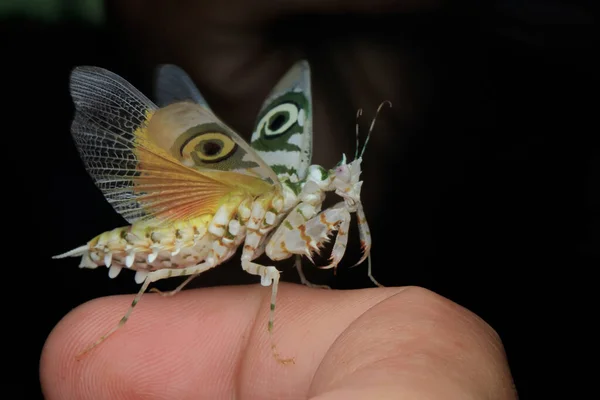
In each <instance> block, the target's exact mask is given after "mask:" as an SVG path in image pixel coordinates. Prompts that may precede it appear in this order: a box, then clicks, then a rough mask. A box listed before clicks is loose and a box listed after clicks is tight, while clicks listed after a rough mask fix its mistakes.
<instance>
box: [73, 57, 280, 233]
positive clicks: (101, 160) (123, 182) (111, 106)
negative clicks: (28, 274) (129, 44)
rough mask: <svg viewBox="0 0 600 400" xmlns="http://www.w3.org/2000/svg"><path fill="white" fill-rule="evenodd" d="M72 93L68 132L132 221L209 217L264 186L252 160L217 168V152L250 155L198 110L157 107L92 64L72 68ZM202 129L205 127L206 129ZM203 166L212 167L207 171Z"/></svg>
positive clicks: (114, 202) (115, 203)
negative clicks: (238, 195)
mask: <svg viewBox="0 0 600 400" xmlns="http://www.w3.org/2000/svg"><path fill="white" fill-rule="evenodd" d="M71 94H72V97H73V100H74V103H75V108H76V113H75V118H74V121H73V125H72V134H73V137H74V140H75V143H76V145H77V147H78V149H79V152H80V155H81V157H82V159H83V162H84V164H85V166H86V169H87V171H88V172H89V174H90V175H91V176H92V178H93V179H94V181H95V182H96V184H97V186H98V187H99V188H100V190H101V191H102V192H103V194H104V196H105V197H106V199H107V200H108V201H109V202H110V204H111V205H112V206H113V207H114V209H115V210H116V211H117V212H119V213H120V214H121V215H122V216H123V217H124V218H125V219H126V220H127V221H128V222H130V223H133V222H135V221H138V220H140V219H145V220H153V222H154V223H160V222H161V221H175V220H182V219H188V218H194V217H197V216H200V215H203V214H206V213H212V212H214V211H215V210H216V208H217V207H218V205H219V202H220V201H222V200H223V197H224V196H226V195H227V194H229V193H231V192H232V191H234V190H246V191H249V192H251V193H255V194H258V193H262V192H263V191H265V190H267V189H268V188H269V187H270V185H269V183H267V182H266V181H264V180H263V179H261V175H260V167H261V165H259V164H258V163H256V162H254V160H246V161H245V162H246V164H244V165H245V167H246V169H244V168H241V171H242V172H247V173H236V172H229V171H225V170H224V168H219V167H221V166H222V165H223V162H222V161H221V159H222V157H221V159H219V158H218V156H219V152H221V153H222V152H223V151H224V150H227V152H228V155H231V154H229V153H232V154H234V153H242V154H241V155H239V157H238V159H240V160H242V159H244V158H248V156H252V154H247V152H244V151H241V150H240V151H238V149H243V147H244V146H245V147H247V148H249V146H248V145H246V144H244V143H241V144H239V145H238V143H237V142H236V140H241V139H239V137H237V135H235V133H233V132H231V131H230V130H228V129H227V128H226V127H225V126H223V125H222V124H221V123H220V122H219V121H218V120H217V119H216V117H214V116H213V115H212V114H211V113H210V112H208V111H206V110H204V109H202V108H201V107H200V106H198V105H194V104H191V103H189V106H194V107H196V108H197V109H194V108H191V109H190V107H188V109H186V107H185V105H184V106H183V107H182V108H183V112H181V113H179V114H176V112H177V111H181V110H172V109H169V108H163V109H158V108H157V107H156V106H155V105H154V104H153V103H152V102H151V101H150V100H149V99H147V98H146V97H145V96H144V95H143V94H141V93H140V92H139V91H137V90H136V89H135V88H133V87H132V86H131V85H130V84H129V83H128V82H127V81H125V80H124V79H122V78H121V77H119V76H118V75H116V74H113V73H111V72H109V71H106V70H104V69H101V68H95V67H79V68H76V69H75V70H74V71H73V73H72V75H71ZM173 112H175V116H173ZM198 116H201V117H203V118H201V117H198ZM207 124H209V125H210V126H209V127H208V128H210V129H204V128H205V125H207ZM217 128H218V129H217ZM182 130H184V132H183V133H182ZM190 132H191V133H190ZM184 134H186V135H187V136H186V137H185V139H186V140H184V141H183V142H182V143H183V144H182V145H181V146H182V147H181V148H177V147H176V146H178V145H179V144H178V142H177V140H173V139H180V137H181V136H183V135H184ZM218 134H221V135H223V136H218ZM207 135H208V136H209V137H208V139H210V140H208V139H206V137H207ZM215 135H217V136H215ZM205 139H206V140H205ZM227 139H231V140H233V145H232V146H229V147H226V146H225V145H224V144H226V143H224V142H226V140H227ZM211 140H212V142H211ZM171 142H174V143H171ZM170 144H172V146H170V147H169V145H170ZM194 144H195V147H192V148H191V150H190V151H188V152H187V153H186V152H184V150H188V149H189V148H190V147H189V146H190V145H194ZM219 144H221V148H219V147H218V145H219ZM203 146H204V147H203ZM198 148H199V149H200V150H197V149H198ZM204 150H206V151H205V152H204V153H202V151H204ZM196 153H197V154H196ZM215 155H216V156H217V158H216V159H215V158H214V156H215ZM202 157H204V159H202ZM211 157H212V158H211ZM250 158H251V157H250ZM194 160H196V161H197V162H194ZM186 161H187V162H188V163H187V165H186ZM204 161H209V162H206V163H205V162H204ZM210 163H212V164H210ZM208 164H210V165H212V166H214V167H215V168H213V169H214V170H211V169H207V168H205V165H208ZM238 164H239V163H238ZM262 166H263V167H264V165H262ZM229 167H233V166H232V165H229ZM252 168H258V169H259V172H257V171H254V170H252ZM231 169H233V168H231ZM269 171H270V170H267V173H268V172H269ZM271 174H273V173H272V171H271Z"/></svg>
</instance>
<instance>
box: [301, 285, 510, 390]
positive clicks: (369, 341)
mask: <svg viewBox="0 0 600 400" xmlns="http://www.w3.org/2000/svg"><path fill="white" fill-rule="evenodd" d="M366 332H368V333H369V334H365V333H366ZM309 393H310V394H311V395H312V396H313V397H311V398H314V399H319V400H326V399H327V400H333V399H345V400H353V399H364V398H377V399H396V398H410V399H448V400H452V399H457V400H458V399H498V400H516V399H517V393H516V391H515V388H514V383H513V381H512V377H511V373H510V370H509V367H508V363H507V361H506V356H505V353H504V348H503V346H502V343H501V341H500V339H499V337H498V335H497V334H496V333H495V332H494V331H493V329H492V328H491V327H490V326H489V325H487V324H486V323H485V322H484V321H482V320H481V319H480V318H479V317H477V316H476V315H475V314H473V313H471V312H469V311H468V310H466V309H464V308H462V307H460V306H458V305H457V304H455V303H453V302H450V301H449V300H447V299H445V298H442V297H440V296H438V295H436V294H434V293H432V292H430V291H428V290H425V289H421V288H416V287H411V288H409V289H408V290H405V291H403V292H401V293H398V294H396V295H394V296H391V297H389V298H387V299H386V300H385V301H383V302H381V303H379V304H378V305H377V306H376V307H373V308H371V309H370V310H369V312H367V313H364V314H362V315H361V316H360V317H359V318H357V319H356V320H355V321H353V322H352V323H351V324H350V325H349V326H348V328H347V329H346V330H345V331H344V332H343V333H342V334H341V335H340V337H339V338H338V339H337V340H336V342H335V343H334V344H333V346H332V347H331V349H330V350H329V351H328V353H327V355H326V356H325V357H324V359H323V362H322V363H321V364H320V366H319V369H318V370H317V372H316V373H315V378H314V380H313V382H312V386H311V389H310V391H309Z"/></svg>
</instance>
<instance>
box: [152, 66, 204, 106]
mask: <svg viewBox="0 0 600 400" xmlns="http://www.w3.org/2000/svg"><path fill="white" fill-rule="evenodd" d="M154 95H155V97H156V101H157V102H158V105H159V106H161V107H163V106H167V105H169V104H172V103H176V102H179V101H184V100H190V101H193V102H195V103H198V104H200V105H201V106H203V107H204V108H206V109H210V107H209V106H208V102H207V101H206V100H205V99H204V97H203V96H202V95H201V94H200V91H199V90H198V88H196V85H195V84H194V81H193V80H192V78H190V77H189V75H188V74H186V73H185V71H183V70H182V69H181V68H179V67H177V66H175V65H172V64H165V65H161V66H159V67H158V68H157V69H156V82H155V88H154Z"/></svg>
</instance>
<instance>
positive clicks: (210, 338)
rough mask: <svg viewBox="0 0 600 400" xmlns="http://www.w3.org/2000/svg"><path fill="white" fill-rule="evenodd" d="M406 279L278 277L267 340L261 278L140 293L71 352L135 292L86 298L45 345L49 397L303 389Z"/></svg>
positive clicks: (291, 395)
mask: <svg viewBox="0 0 600 400" xmlns="http://www.w3.org/2000/svg"><path fill="white" fill-rule="evenodd" d="M401 290H402V289H398V288H390V289H382V290H380V289H367V290H357V291H328V290H317V289H308V288H306V287H303V286H299V285H288V284H282V285H281V286H280V293H279V296H278V299H277V309H276V319H275V332H274V340H273V342H274V343H275V344H276V345H277V349H278V351H279V352H280V353H281V356H282V357H287V356H290V357H294V358H295V360H294V361H295V363H294V364H290V365H283V364H282V363H280V362H278V361H277V360H275V359H274V357H273V353H272V350H271V345H272V341H271V339H270V338H269V335H268V333H267V329H266V327H267V321H268V311H269V300H270V290H269V289H268V288H263V287H260V286H250V287H248V286H243V287H227V288H214V289H201V290H189V291H184V292H182V293H179V294H178V295H177V296H174V297H172V298H161V297H160V296H159V295H155V294H146V295H144V297H143V298H142V301H140V303H139V305H138V306H137V307H136V309H135V311H134V312H133V314H132V316H131V318H130V319H129V321H128V322H127V323H126V325H125V327H123V328H122V329H121V330H119V331H117V333H115V334H114V335H113V336H111V337H110V338H109V339H108V340H106V341H105V342H103V343H102V344H101V345H100V346H98V347H97V348H95V349H94V350H92V351H91V352H90V353H88V354H87V355H85V356H84V357H83V358H81V359H77V358H76V357H75V356H76V354H77V353H79V352H80V351H81V350H82V349H84V348H85V347H86V346H87V345H89V344H90V343H92V342H93V341H95V340H96V339H97V338H99V337H100V335H102V334H103V333H105V332H106V331H108V330H109V329H110V328H111V327H112V326H114V324H116V323H117V322H118V320H119V319H120V317H121V316H122V315H123V314H124V312H125V310H126V309H127V307H128V306H129V303H130V302H131V296H114V297H107V298H101V299H97V300H93V301H91V302H88V303H86V304H84V305H82V306H80V307H78V308H76V309H75V310H73V311H72V312H70V313H69V314H68V315H67V316H65V317H64V318H63V319H62V320H61V321H60V322H59V324H58V325H57V326H56V327H55V329H54V330H53V331H52V333H51V334H50V336H49V337H48V339H47V341H46V344H45V346H44V349H43V352H42V357H41V362H40V377H41V383H42V387H43V390H44V395H45V398H46V399H48V400H52V399H64V400H68V399H82V400H83V399H109V398H110V399H146V398H148V399H149V398H152V399H173V398H177V399H187V398H194V399H198V398H200V399H220V398H227V399H231V398H241V397H244V398H259V399H268V398H277V399H300V398H306V393H307V391H308V389H309V387H310V384H311V381H312V378H313V375H314V372H315V371H316V369H317V367H318V365H319V364H320V363H321V361H322V359H323V357H324V355H325V354H326V353H327V350H328V349H329V347H330V346H331V345H332V344H333V342H334V341H335V340H336V338H337V337H338V336H339V335H340V334H341V333H342V332H343V331H344V330H345V329H346V327H347V326H348V325H350V324H351V323H352V321H353V320H354V319H356V318H357V317H358V316H359V315H361V314H362V313H364V312H366V311H367V310H369V309H370V308H371V307H373V306H374V305H376V304H378V303H379V302H381V301H383V300H385V299H386V298H387V297H390V296H393V295H394V294H395V293H398V292H399V291H401Z"/></svg>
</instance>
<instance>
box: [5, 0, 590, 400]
mask: <svg viewBox="0 0 600 400" xmlns="http://www.w3.org/2000/svg"><path fill="white" fill-rule="evenodd" d="M111 4H112V3H109V5H108V6H109V7H108V8H107V22H106V23H105V24H104V25H100V26H97V25H93V24H89V23H85V22H78V21H77V20H76V19H68V18H67V19H64V20H62V21H59V22H44V21H40V20H38V19H32V18H27V17H14V16H13V17H10V18H5V19H4V20H3V21H1V22H0V27H1V28H0V29H1V32H2V37H3V38H4V39H3V44H2V48H3V49H4V50H3V52H2V53H3V56H2V59H3V62H2V76H3V77H4V79H5V82H6V83H7V84H8V88H9V90H7V91H5V92H4V96H3V104H4V107H3V108H4V110H5V111H4V115H3V117H2V120H3V124H2V127H3V130H2V135H3V138H4V139H5V141H4V143H5V144H4V146H5V147H4V159H5V163H6V165H5V167H4V168H5V169H4V171H5V174H6V176H7V177H9V179H6V180H5V182H6V184H5V187H4V190H3V191H2V194H3V195H4V197H6V198H9V199H10V202H11V203H13V202H14V205H11V206H10V207H7V208H6V214H5V224H4V229H5V231H6V232H5V233H6V235H7V236H6V238H5V239H4V244H5V245H4V249H5V250H4V254H5V256H6V255H8V257H7V258H8V260H5V263H4V268H5V269H6V271H7V272H6V274H5V275H4V288H5V289H7V290H6V291H5V293H6V294H7V295H8V296H7V298H8V300H7V301H6V303H5V304H6V307H5V310H9V315H11V316H10V317H9V316H6V320H7V322H6V324H5V332H10V335H11V337H13V335H14V338H11V339H10V340H9V341H8V342H5V344H7V343H8V344H12V343H14V344H15V345H14V346H12V345H9V346H7V349H6V352H7V354H9V355H10V358H8V360H9V361H11V364H10V365H12V364H13V363H14V364H15V366H14V367H12V369H13V371H17V375H18V379H15V380H14V382H12V385H11V387H12V386H13V385H14V386H15V389H16V390H17V393H20V392H21V393H29V392H30V391H31V392H32V393H33V395H32V396H36V395H40V390H39V383H38V381H37V379H38V378H37V374H38V370H37V368H38V361H39V354H40V351H41V348H42V346H43V343H44V340H45V338H46V337H47V335H48V334H49V332H50V330H51V329H52V328H53V326H54V325H55V324H56V323H57V322H58V321H59V320H60V319H61V318H62V317H63V316H64V315H65V314H66V313H67V312H69V310H71V309H72V308H74V307H76V306H78V305H79V304H81V303H83V302H85V301H87V300H90V299H93V298H96V297H100V296H106V295H111V294H117V293H134V292H136V291H137V289H138V285H135V283H134V282H133V274H127V273H123V274H121V275H120V276H119V277H118V278H117V279H114V280H110V279H108V277H107V274H106V270H105V269H98V270H94V271H91V270H80V269H78V268H77V265H78V262H79V260H77V259H67V260H60V261H55V260H51V259H50V257H51V256H52V255H54V254H58V253H62V252H64V251H66V250H69V249H71V248H74V247H77V246H79V245H81V244H83V243H85V242H86V241H87V240H89V239H90V238H92V237H93V236H95V235H97V234H99V233H101V232H103V231H104V230H108V229H112V228H114V227H117V226H120V225H123V224H124V222H123V220H122V219H121V218H120V217H119V216H118V215H117V214H116V213H115V212H114V211H113V210H112V209H111V208H110V206H109V205H108V204H107V203H106V202H105V201H104V200H103V198H102V195H101V194H100V192H99V191H97V190H96V188H95V187H94V185H93V183H92V181H91V180H90V179H89V178H88V176H87V175H86V172H85V170H84V168H83V165H82V164H81V162H80V161H79V158H78V155H77V152H76V149H75V147H74V145H73V143H72V142H71V138H70V134H69V126H70V120H71V117H72V113H73V109H72V104H71V100H70V98H69V93H68V76H69V72H70V70H71V69H72V68H73V67H74V66H76V65H81V64H92V65H98V66H102V67H105V68H108V69H110V70H112V71H114V72H116V73H118V74H120V75H122V76H123V77H125V78H126V79H128V80H130V81H131V82H132V83H134V84H135V85H136V86H138V87H139V88H140V89H142V90H143V91H144V92H146V93H147V94H149V95H150V94H151V84H152V81H151V74H152V70H153V68H154V66H155V65H156V64H157V63H160V62H173V63H176V64H179V65H181V66H182V67H184V68H186V69H189V70H191V71H195V70H194V67H193V63H194V60H193V57H189V56H186V53H185V52H182V50H181V45H180V44H177V43H176V40H175V39H174V38H176V37H177V36H176V35H177V33H174V34H173V35H171V36H169V35H167V36H168V37H169V40H171V42H169V41H168V40H165V41H162V42H161V41H160V39H159V37H160V35H161V29H162V28H160V27H157V29H156V32H153V33H152V35H154V36H148V35H147V34H146V33H143V32H147V29H148V27H147V26H144V21H140V22H139V26H137V25H135V24H131V20H128V19H127V18H123V17H122V16H120V14H119V12H120V11H119V10H118V9H115V8H113V7H112V6H111ZM569 4H570V5H567V2H551V1H539V2H533V3H531V2H529V3H528V5H527V6H526V7H525V6H523V5H520V4H516V2H515V3H513V2H501V1H497V2H491V3H489V4H488V5H487V6H485V7H482V6H475V5H468V4H465V3H461V4H460V6H459V5H456V6H443V7H442V6H440V7H431V8H428V9H426V10H423V11H420V12H414V11H411V12H410V13H401V12H396V13H392V12H389V13H368V14H365V13H358V12H356V13H344V14H336V13H333V12H328V13H309V14H303V13H294V14H293V15H288V16H285V17H283V18H280V19H278V20H276V21H270V22H269V23H268V24H267V25H265V27H264V28H263V32H262V33H261V34H263V35H264V36H265V37H266V38H267V39H268V40H267V43H268V45H267V47H268V48H269V49H277V51H281V52H283V53H285V54H287V56H286V57H287V58H286V57H283V58H282V59H283V61H282V62H281V68H280V69H281V71H280V73H283V71H284V70H285V69H286V68H287V67H289V65H291V63H292V62H293V61H294V60H295V59H296V58H300V57H302V58H307V59H308V60H309V62H310V63H311V66H312V71H313V87H314V91H315V96H316V97H317V100H316V106H315V114H316V115H315V133H314V134H315V146H316V148H315V157H314V161H315V162H317V163H323V164H326V166H332V165H333V163H335V162H337V161H338V160H339V158H340V155H341V152H342V151H345V152H346V153H348V154H352V153H353V147H352V146H353V141H354V137H353V132H354V115H355V113H356V109H357V108H358V107H361V106H362V107H365V118H364V119H363V121H362V123H363V125H362V126H363V129H366V128H367V126H368V122H369V120H370V118H371V117H372V115H373V112H374V109H375V107H376V106H377V104H378V103H379V102H381V101H382V100H384V99H386V98H389V99H390V100H392V101H393V103H394V108H392V109H391V110H390V109H385V110H384V111H383V112H382V114H381V115H380V119H379V120H378V124H377V126H376V128H375V133H374V135H373V137H372V138H371V142H370V147H369V148H368V149H367V152H366V155H365V159H364V163H363V169H364V170H365V173H364V180H365V185H364V187H363V193H364V195H363V198H364V203H365V207H366V211H367V218H368V219H369V220H370V225H371V231H372V234H373V239H374V247H373V262H374V274H375V275H376V277H377V278H378V279H379V280H380V282H382V283H383V284H385V285H387V286H399V285H419V286H423V287H426V288H428V289H431V290H433V291H435V292H437V293H439V294H441V295H443V296H446V297H448V298H450V299H452V300H453V301H455V302H457V303H459V304H461V305H463V306H465V307H467V308H468V309H470V310H472V311H473V312H475V313H477V314H478V315H479V316H481V317H482V318H483V319H485V320H486V321H487V322H488V323H489V324H490V325H491V326H492V327H493V328H494V329H495V330H496V331H497V332H498V333H499V334H500V336H501V338H502V340H503V342H504V345H505V348H506V351H507V355H508V359H509V363H510V366H511V370H512V372H513V375H514V378H515V382H516V385H517V389H518V391H519V394H520V397H521V398H522V399H529V398H537V397H538V396H537V395H538V393H539V390H540V388H541V386H543V385H547V384H548V382H553V384H554V383H558V382H560V381H562V380H564V379H565V378H564V377H563V376H562V375H561V374H562V373H560V372H559V371H560V368H559V366H558V363H559V362H558V360H559V359H563V357H565V356H570V354H572V353H573V350H572V348H571V343H567V344H566V345H565V343H563V342H562V339H561V338H562V337H563V336H562V334H563V332H564V333H566V332H567V331H571V330H573V329H580V330H586V329H587V328H586V324H587V323H586V322H582V321H581V320H580V319H579V317H578V315H579V313H580V312H581V311H578V310H579V307H577V306H576V307H572V306H568V305H567V303H569V302H568V301H566V300H565V298H564V296H565V295H564V293H565V290H566V289H567V288H569V287H571V288H572V287H573V286H575V285H580V284H581V283H583V282H584V281H585V280H587V279H590V278H588V276H587V271H589V270H592V268H590V267H592V266H597V265H598V262H599V261H600V250H599V247H598V245H599V239H600V237H599V236H600V235H599V226H598V217H597V214H598V211H597V210H598V205H599V204H600V202H599V191H598V177H599V176H600V175H599V174H598V170H599V168H600V161H599V157H598V147H597V146H595V145H594V141H593V138H592V135H594V134H595V135H597V133H598V125H597V123H596V118H595V115H596V114H595V111H596V108H597V92H596V91H595V90H593V89H594V85H595V84H596V83H597V76H596V74H597V68H596V64H594V61H593V54H592V49H595V50H597V48H595V47H593V42H592V33H591V32H592V23H593V19H592V16H591V14H590V13H589V11H588V10H587V9H586V7H585V6H584V5H583V4H578V5H574V3H573V2H570V3H569ZM296 26H297V27H300V28H298V29H291V28H290V27H296ZM141 32H142V33H141ZM232 34H235V33H232ZM240 34H241V33H240ZM141 38H143V40H142V39H141ZM153 40H156V43H157V45H156V46H152V45H151V44H152V41H153ZM182 40H183V39H182ZM169 43H171V44H173V43H176V44H177V45H173V46H172V47H169V46H170V45H169ZM198 56H199V57H200V56H201V57H211V53H210V51H207V52H206V53H203V54H202V55H198ZM248 68H254V69H256V68H258V67H257V66H256V65H254V66H250V67H248ZM191 74H192V76H193V77H194V78H197V79H198V80H199V81H200V82H201V81H202V77H199V74H198V73H197V72H196V73H194V72H192V73H191ZM277 78H278V75H277V74H275V75H274V76H272V77H271V78H270V79H272V82H271V83H272V84H274V83H275V81H276V80H277ZM199 86H200V87H201V89H202V90H203V92H204V93H205V94H206V97H207V99H208V101H209V102H211V105H212V104H214V108H215V109H216V111H217V113H219V114H220V115H221V116H223V117H224V119H226V120H227V122H230V124H231V125H232V126H234V127H235V128H236V129H238V131H239V132H241V133H242V134H243V136H245V137H246V138H248V137H249V132H250V130H251V127H252V123H253V117H254V115H255V114H253V112H256V111H258V107H259V106H260V101H262V98H264V96H265V95H266V92H265V91H267V90H268V89H269V87H268V85H267V86H265V88H264V89H263V92H260V93H255V94H254V95H253V97H252V98H251V99H242V98H235V99H232V100H231V99H230V100H226V99H225V97H224V96H222V95H220V94H219V93H218V92H211V90H210V88H209V87H208V86H207V88H208V89H207V90H206V91H205V90H204V89H203V87H202V85H199ZM249 101H251V103H250V106H249V107H248V105H247V103H248V102H249ZM241 103H244V104H246V108H243V107H242V108H240V109H244V110H249V111H247V112H237V111H236V107H237V106H238V105H240V104H241ZM593 106H595V107H593ZM240 107H241V106H240ZM319 107H321V108H319ZM320 132H322V133H320ZM319 135H321V136H319ZM334 146H337V148H334ZM13 217H14V218H15V219H12V218H13ZM352 228H355V226H353V227H352ZM352 233H353V234H354V235H357V233H356V229H354V230H353V231H351V238H352V239H351V242H350V246H349V252H348V255H347V256H346V259H345V262H344V263H343V264H342V266H341V268H340V269H339V270H338V274H337V275H336V276H333V275H332V274H331V271H318V270H316V269H312V268H307V270H308V271H307V273H308V275H310V277H311V278H313V279H314V280H315V281H318V282H322V283H327V284H329V285H332V286H333V287H334V288H337V289H351V288H359V287H370V286H372V285H371V283H370V282H369V280H368V279H367V277H366V266H365V265H363V266H360V267H357V268H353V269H349V268H347V267H348V266H350V265H352V264H353V263H354V262H355V261H356V260H357V259H358V257H359V253H358V252H357V251H356V250H355V251H351V250H350V249H352V248H357V245H358V243H357V240H356V237H355V236H354V235H353V234H352ZM15 247H16V248H17V250H15ZM281 267H282V268H283V269H284V270H285V272H284V274H283V277H284V278H283V279H284V280H291V281H297V276H296V274H295V272H294V271H293V269H292V268H291V263H290V262H289V261H288V262H287V263H283V264H282V265H281ZM256 282H257V280H256V279H253V278H252V277H248V276H247V275H246V274H245V273H243V271H241V268H239V262H237V261H236V260H233V261H232V262H230V263H228V264H227V265H224V266H221V267H219V268H215V269H214V270H212V271H209V272H207V273H206V274H204V275H203V276H202V277H201V278H198V279H196V281H195V286H208V285H226V284H240V283H256ZM176 284H177V282H173V281H165V282H159V283H158V284H157V286H158V287H160V288H172V287H174V286H175V285H176ZM588 293H589V292H587V293H586V292H585V291H583V290H582V291H581V292H580V295H582V297H583V296H586V295H588ZM569 300H573V298H571V299H569ZM575 300H576V301H575V302H577V301H578V300H577V298H576V299H575ZM12 313H15V316H14V317H13V316H12ZM13 357H14V358H13ZM17 398H30V397H21V396H17ZM31 398H33V397H31Z"/></svg>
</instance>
